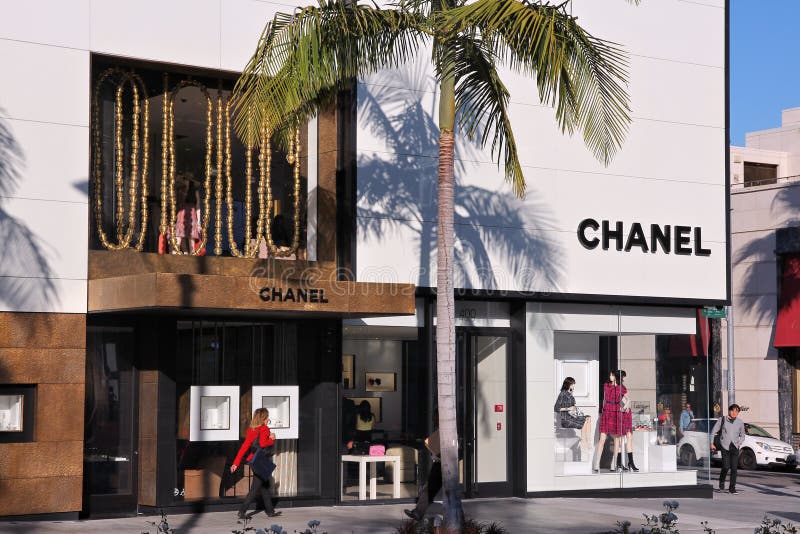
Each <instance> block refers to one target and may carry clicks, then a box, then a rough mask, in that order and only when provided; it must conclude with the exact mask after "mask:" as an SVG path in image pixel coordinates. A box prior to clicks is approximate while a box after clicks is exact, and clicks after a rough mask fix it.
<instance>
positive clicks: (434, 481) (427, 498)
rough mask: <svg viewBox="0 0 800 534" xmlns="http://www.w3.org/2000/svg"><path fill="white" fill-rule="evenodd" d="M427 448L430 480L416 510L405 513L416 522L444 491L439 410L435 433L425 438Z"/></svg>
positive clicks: (435, 419)
mask: <svg viewBox="0 0 800 534" xmlns="http://www.w3.org/2000/svg"><path fill="white" fill-rule="evenodd" d="M425 447H426V448H427V449H428V450H429V451H430V453H431V460H432V463H431V470H430V472H429V473H428V480H427V481H426V482H425V483H424V484H423V485H422V487H421V488H420V489H419V495H417V503H416V506H414V508H410V509H405V510H403V512H404V513H405V514H406V515H407V516H408V517H410V518H411V519H413V520H414V521H421V520H422V518H423V517H425V511H426V510H427V509H428V507H429V506H430V505H431V503H432V502H433V499H435V498H436V494H437V493H439V490H440V489H442V463H441V461H440V460H441V458H440V456H441V448H440V446H439V410H438V409H434V410H433V432H432V433H431V435H430V436H428V437H427V438H425Z"/></svg>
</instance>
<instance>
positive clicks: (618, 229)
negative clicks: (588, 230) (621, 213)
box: [602, 221, 622, 250]
mask: <svg viewBox="0 0 800 534" xmlns="http://www.w3.org/2000/svg"><path fill="white" fill-rule="evenodd" d="M614 228H615V230H611V229H610V228H609V225H608V221H603V232H602V233H603V250H608V245H609V241H611V240H612V239H613V240H614V241H616V242H617V250H622V221H617V222H616V223H615V224H614Z"/></svg>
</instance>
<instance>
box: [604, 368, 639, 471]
mask: <svg viewBox="0 0 800 534" xmlns="http://www.w3.org/2000/svg"><path fill="white" fill-rule="evenodd" d="M625 376H626V373H625V371H623V370H622V369H618V370H616V371H612V372H611V373H609V375H608V381H607V382H606V383H605V384H603V413H602V414H601V415H600V439H599V440H598V442H597V448H596V450H595V459H594V472H595V473H599V472H600V457H601V456H602V454H603V447H604V446H605V443H606V438H607V437H608V436H609V435H611V436H612V437H613V438H614V458H615V462H614V467H612V469H616V470H617V471H627V470H628V469H629V468H630V469H632V470H634V471H638V470H639V469H637V468H636V465H635V464H634V463H633V444H632V439H631V437H632V433H633V415H632V414H631V410H630V399H628V388H626V387H625V386H624V385H623V383H622V381H623V380H624V379H625ZM622 436H626V437H627V439H626V452H627V453H628V465H627V466H626V465H623V463H622Z"/></svg>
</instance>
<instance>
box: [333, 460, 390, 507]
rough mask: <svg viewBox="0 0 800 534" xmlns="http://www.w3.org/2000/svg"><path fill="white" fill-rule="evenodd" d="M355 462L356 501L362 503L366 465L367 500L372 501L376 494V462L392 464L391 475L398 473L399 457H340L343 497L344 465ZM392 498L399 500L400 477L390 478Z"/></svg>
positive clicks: (365, 493) (364, 497)
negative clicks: (356, 476)
mask: <svg viewBox="0 0 800 534" xmlns="http://www.w3.org/2000/svg"><path fill="white" fill-rule="evenodd" d="M345 462H356V463H358V499H359V500H361V501H364V500H366V499H367V464H370V466H369V498H370V499H372V500H374V499H375V498H376V497H377V492H378V467H377V463H378V462H392V463H394V469H393V471H392V472H393V473H399V472H400V471H399V468H400V457H399V456H368V455H366V454H364V455H361V454H344V455H342V466H341V471H342V473H341V479H342V488H341V489H342V495H344V463H345ZM392 496H393V497H394V498H395V499H399V498H400V477H399V476H395V477H392Z"/></svg>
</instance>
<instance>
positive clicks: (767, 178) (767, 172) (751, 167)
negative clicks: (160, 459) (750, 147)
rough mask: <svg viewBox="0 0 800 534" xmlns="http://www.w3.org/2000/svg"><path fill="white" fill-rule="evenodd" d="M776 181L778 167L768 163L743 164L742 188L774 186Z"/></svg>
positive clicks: (749, 162)
mask: <svg viewBox="0 0 800 534" xmlns="http://www.w3.org/2000/svg"><path fill="white" fill-rule="evenodd" d="M777 181H778V166H777V165H770V164H768V163H754V162H752V161H745V162H744V186H745V187H750V186H755V185H768V184H774V183H776V182H777Z"/></svg>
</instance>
